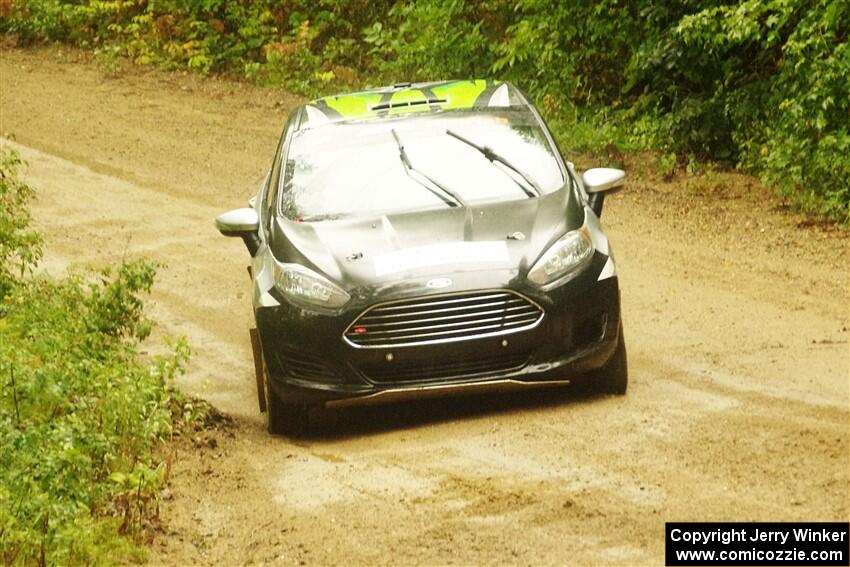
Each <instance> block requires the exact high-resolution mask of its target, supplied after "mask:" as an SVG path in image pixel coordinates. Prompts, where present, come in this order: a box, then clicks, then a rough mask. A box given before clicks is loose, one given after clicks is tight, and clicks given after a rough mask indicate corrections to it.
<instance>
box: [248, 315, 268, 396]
mask: <svg viewBox="0 0 850 567" xmlns="http://www.w3.org/2000/svg"><path fill="white" fill-rule="evenodd" d="M248 333H249V334H250V335H251V351H252V352H253V353H254V375H255V376H256V377H257V401H258V402H260V411H261V412H264V411H266V389H265V384H263V379H264V371H263V347H262V346H261V345H260V334H259V333H258V332H257V329H249V330H248Z"/></svg>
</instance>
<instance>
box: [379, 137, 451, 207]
mask: <svg viewBox="0 0 850 567" xmlns="http://www.w3.org/2000/svg"><path fill="white" fill-rule="evenodd" d="M390 132H392V134H393V138H395V143H396V145H397V146H398V156H399V157H400V158H401V163H402V164H403V165H404V171H405V173H407V175H408V177H410V178H411V179H414V180H415V181H416V182H417V183H419V184H420V185H422V186H423V187H424V188H425V189H427V190H428V191H430V192H431V193H433V194H434V195H436V196H437V197H439V198H440V199H441V200H442V201H443V202H444V203H446V204H447V205H448V206H450V207H459V206H461V205H463V206H466V202H465V201H464V200H463V199H461V198H460V195H458V194H457V193H455V192H454V191H452V190H451V189H449V188H447V187H444V186H443V185H440V184H439V183H437V182H436V181H434V180H433V179H432V178H431V177H429V176H428V175H425V174H424V173H422V172H421V171H419V170H418V169H416V168H415V167H413V165H412V164H411V163H410V158H409V157H407V152H406V151H404V144H402V143H401V139H400V138H399V137H398V134H396V131H395V128H392V129H391V130H390ZM411 172H412V173H415V174H417V175H419V176H421V177H423V178H425V179H426V180H427V181H428V182H429V183H431V184H432V185H433V186H434V187H436V188H437V189H439V190H440V191H442V193H440V191H436V190H434V189H433V188H432V187H429V186H428V184H427V183H423V182H422V180H420V179H416V178H415V177H413V176H412V175H410V174H411ZM443 193H445V194H443Z"/></svg>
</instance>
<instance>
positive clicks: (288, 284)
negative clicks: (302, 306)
mask: <svg viewBox="0 0 850 567" xmlns="http://www.w3.org/2000/svg"><path fill="white" fill-rule="evenodd" d="M274 281H275V287H276V288H277V289H278V290H279V291H280V292H281V293H282V294H283V295H285V296H286V297H288V298H289V299H292V300H293V301H295V302H296V303H306V304H308V305H310V306H317V307H326V308H329V309H336V308H338V307H342V306H343V305H345V304H346V303H348V300H349V299H351V296H350V295H348V294H347V293H346V292H345V290H344V289H342V288H340V287H339V286H338V285H336V284H334V283H332V282H331V281H329V280H328V279H327V278H325V277H324V276H320V275H319V274H317V273H316V272H314V271H313V270H310V269H308V268H305V267H304V266H300V265H298V264H276V265H275V278H274Z"/></svg>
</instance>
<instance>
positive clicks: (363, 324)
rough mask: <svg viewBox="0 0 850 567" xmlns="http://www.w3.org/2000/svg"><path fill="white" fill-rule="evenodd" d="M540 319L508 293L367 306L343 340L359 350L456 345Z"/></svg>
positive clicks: (519, 298) (540, 314) (532, 306)
mask: <svg viewBox="0 0 850 567" xmlns="http://www.w3.org/2000/svg"><path fill="white" fill-rule="evenodd" d="M542 318H543V310H542V309H541V308H540V307H539V306H538V305H537V304H535V303H533V302H532V301H531V300H529V299H527V298H526V297H524V296H522V295H520V294H518V293H516V292H513V291H510V290H494V291H476V292H464V293H453V294H444V295H432V296H428V297H417V298H413V299H405V300H401V301H393V302H390V303H382V304H379V305H376V306H374V307H371V308H370V309H367V310H366V312H365V313H363V314H362V315H361V316H360V317H358V318H357V320H356V321H354V323H352V324H351V325H350V326H349V327H348V329H346V331H345V338H346V340H347V341H348V342H349V343H351V344H352V345H354V346H358V347H364V348H379V347H397V346H407V345H419V344H429V343H441V342H450V341H461V340H467V339H475V338H479V337H487V336H492V335H500V334H506V333H514V332H517V331H523V330H525V329H530V328H532V327H534V326H536V325H537V324H538V323H539V322H540V320H541V319H542Z"/></svg>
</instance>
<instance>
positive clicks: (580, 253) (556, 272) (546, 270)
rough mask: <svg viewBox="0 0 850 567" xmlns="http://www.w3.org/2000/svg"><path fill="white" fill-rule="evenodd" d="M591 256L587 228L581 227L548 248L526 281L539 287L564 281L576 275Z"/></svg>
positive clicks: (591, 248)
mask: <svg viewBox="0 0 850 567" xmlns="http://www.w3.org/2000/svg"><path fill="white" fill-rule="evenodd" d="M591 256H593V241H592V240H591V239H590V233H589V232H588V230H587V227H586V226H583V227H581V228H580V229H578V230H572V231H570V232H568V233H567V234H565V235H564V236H562V237H561V238H559V239H558V240H557V241H556V242H555V243H554V244H553V245H552V246H550V247H549V249H548V250H547V251H546V252H544V253H543V255H542V256H541V257H540V259H539V260H537V262H535V263H534V266H532V267H531V269H530V270H529V271H528V279H529V280H530V281H532V282H534V283H536V284H537V285H541V286H545V285H547V284H550V283H552V282H555V281H557V280H563V281H566V280H567V279H569V278H570V277H573V276H575V275H576V274H578V272H579V270H580V268H581V267H583V266H584V264H585V263H586V262H587V260H589V259H590V257H591ZM563 281H561V282H560V283H563Z"/></svg>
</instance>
